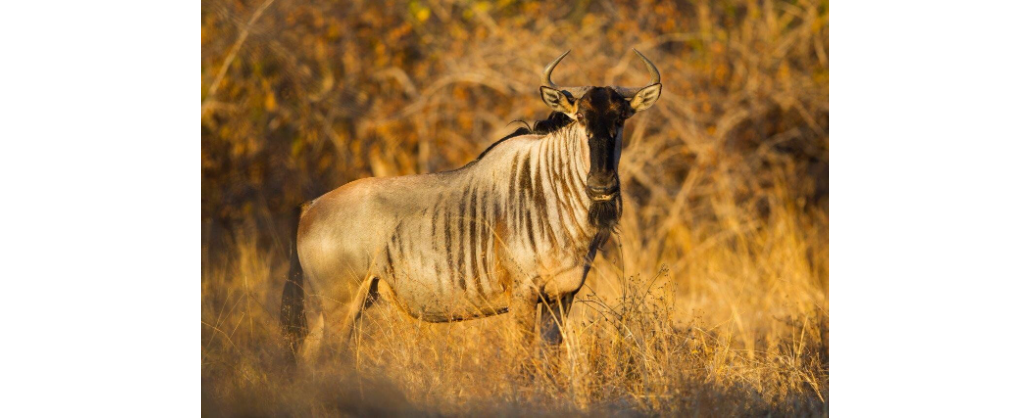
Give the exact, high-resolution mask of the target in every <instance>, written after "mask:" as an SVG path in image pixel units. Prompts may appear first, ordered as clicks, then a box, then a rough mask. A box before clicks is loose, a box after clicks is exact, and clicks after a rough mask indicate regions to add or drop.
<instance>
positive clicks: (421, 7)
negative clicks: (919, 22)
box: [201, 0, 829, 416]
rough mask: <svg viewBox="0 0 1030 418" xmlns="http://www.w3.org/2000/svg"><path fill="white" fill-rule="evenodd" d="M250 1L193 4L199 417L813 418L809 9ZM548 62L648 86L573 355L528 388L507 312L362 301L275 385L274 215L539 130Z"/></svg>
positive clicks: (815, 286)
mask: <svg viewBox="0 0 1030 418" xmlns="http://www.w3.org/2000/svg"><path fill="white" fill-rule="evenodd" d="M553 3H563V2H553ZM263 4H264V1H260V2H248V3H236V2H223V1H214V0H213V1H210V2H205V3H204V7H203V13H202V42H203V44H202V52H203V53H202V101H203V103H204V104H203V109H202V116H201V132H202V141H203V144H202V147H203V149H202V162H203V172H202V174H203V181H202V230H203V242H202V253H201V257H202V265H203V267H202V279H201V311H202V312H201V314H202V319H203V323H202V324H201V356H202V362H201V372H202V376H203V377H202V378H203V393H202V396H203V403H204V413H206V414H210V415H319V416H321V415H329V416H335V415H367V414H373V413H383V414H415V413H437V414H447V415H450V414H456V415H465V414H485V413H493V414H505V415H530V414H532V415H536V414H543V415H557V414H566V413H575V414H584V415H592V414H601V413H604V414H625V415H651V414H666V415H702V416H726V415H767V414H772V415H824V414H827V413H828V408H829V407H828V395H829V369H828V367H829V366H828V364H829V354H828V353H829V346H828V322H829V319H828V318H829V313H828V310H829V300H828V281H829V242H828V236H829V203H828V194H829V191H828V167H829V157H828V149H829V109H828V106H829V104H828V97H829V67H828V64H827V54H828V53H829V49H828V41H829V39H828V33H829V29H828V12H827V9H828V6H827V5H826V4H825V3H806V2H799V3H797V4H792V3H780V2H747V1H723V2H714V3H705V4H700V5H694V4H686V3H682V2H668V1H658V2H645V4H643V5H630V4H622V3H621V2H608V1H602V2H579V3H575V4H573V5H567V4H527V3H512V2H501V3H499V4H488V3H485V2H483V3H480V2H450V1H444V0H439V1H422V2H420V1H411V2H403V3H392V2H385V3H383V4H382V5H380V6H377V7H371V3H369V4H361V2H357V3H347V4H346V5H344V4H321V3H319V4H315V5H312V4H307V3H304V2H300V1H288V0H279V1H276V2H274V3H271V5H270V6H268V8H267V9H266V10H265V11H264V12H263V13H262V15H261V16H259V17H258V18H256V19H253V20H254V23H253V24H248V22H250V21H251V18H252V17H253V16H254V14H255V13H254V12H255V11H256V10H258V9H259V8H260V7H262V5H263ZM376 4H379V3H376ZM613 16H619V18H614V17H613ZM243 30H247V33H248V35H247V38H246V39H245V40H243V42H242V43H240V45H241V46H240V47H238V48H234V45H236V44H237V41H238V39H239V35H240V33H241V32H242V31H243ZM567 47H568V48H573V49H574V51H573V54H572V55H570V56H569V58H568V59H566V62H564V63H563V64H562V67H560V68H559V69H558V70H557V71H556V73H555V79H556V81H558V82H560V83H562V82H563V83H568V84H609V83H624V84H636V83H642V82H644V81H645V80H646V77H647V74H646V72H645V71H644V70H643V68H640V67H639V64H638V63H636V62H635V61H634V58H633V56H632V54H631V52H630V48H631V47H636V48H638V49H640V50H641V51H642V52H644V53H645V54H647V55H648V56H649V57H650V58H651V59H652V60H653V61H654V62H655V63H656V64H657V65H658V66H659V68H660V69H661V70H662V75H663V77H662V78H663V84H664V89H663V93H662V98H661V100H659V102H658V104H657V105H656V106H655V108H653V109H651V110H648V111H647V112H644V113H641V114H640V115H638V116H636V117H635V118H634V119H633V120H631V121H630V122H629V123H628V125H627V130H626V137H627V144H626V150H625V151H624V154H623V161H622V164H621V167H620V174H621V177H622V180H623V187H624V192H625V194H626V208H625V214H624V216H623V219H622V224H621V231H620V234H619V235H618V237H617V239H616V240H615V241H614V242H613V243H611V244H609V248H607V249H606V251H605V252H604V254H603V260H602V262H601V263H600V267H599V268H598V269H597V270H596V271H595V272H594V273H592V274H591V277H590V278H589V279H588V282H587V285H588V288H587V289H586V290H585V291H584V292H583V293H581V294H580V296H579V297H577V302H576V305H575V306H574V308H573V313H572V320H571V322H570V324H571V325H570V326H569V327H568V329H567V330H566V331H567V333H568V335H569V339H568V341H567V343H566V344H564V345H563V346H562V347H561V348H560V349H557V350H551V351H545V350H540V351H538V352H535V353H533V354H532V356H531V357H530V358H531V359H532V361H531V364H530V366H529V368H530V369H531V372H530V373H523V372H521V371H520V370H522V369H521V366H523V363H522V362H523V359H524V358H525V356H524V355H522V354H521V353H516V352H514V349H513V348H512V347H513V346H514V344H513V343H512V340H513V339H512V336H511V331H512V330H511V329H510V327H509V324H508V318H507V317H506V316H504V315H501V316H498V317H495V318H489V319H482V320H475V321H469V322H464V323H457V324H425V323H418V322H415V321H413V320H411V319H409V318H407V317H405V316H404V315H403V314H401V313H399V312H397V311H396V310H395V309H393V308H392V307H390V306H381V307H377V308H374V309H373V310H372V311H371V312H370V315H369V316H368V317H366V319H365V320H364V321H363V322H362V329H361V332H360V333H359V338H358V339H357V340H356V341H355V345H356V349H354V350H353V351H342V352H340V353H339V356H337V357H336V358H335V359H333V360H331V361H330V362H329V363H328V364H326V365H324V367H322V368H320V369H319V370H317V371H307V372H299V373H296V372H290V371H289V367H288V364H289V362H288V361H286V356H285V350H284V348H283V345H282V344H283V341H282V338H281V336H280V335H279V333H278V329H277V324H276V318H277V313H278V307H279V305H278V304H279V301H278V297H279V292H280V291H281V288H282V284H283V282H284V279H285V270H286V263H285V258H286V257H285V256H286V249H285V247H286V245H285V241H286V237H287V236H288V232H287V229H286V225H287V224H288V223H289V222H288V215H289V214H290V213H291V212H292V211H291V209H292V207H293V206H294V205H296V204H297V203H300V202H301V201H303V200H305V199H310V198H312V197H315V196H317V195H318V194H320V193H323V192H325V191H327V190H330V189H332V188H333V187H336V186H339V185H340V184H343V183H345V182H346V181H350V180H352V179H355V178H359V177H365V176H369V175H380V176H382V175H395V174H409V173H419V172H427V171H438V170H442V169H449V168H454V167H457V166H460V165H462V164H464V163H465V162H467V161H468V160H469V159H471V158H473V157H474V156H475V155H476V154H477V153H478V152H479V151H481V150H482V149H484V148H485V147H486V146H487V145H488V144H489V143H490V142H492V141H493V140H494V139H496V138H498V137H500V136H502V135H503V134H505V133H507V132H510V131H511V130H512V129H513V127H511V126H508V125H507V124H508V122H510V121H511V120H515V119H535V118H540V117H542V116H543V115H544V106H543V104H542V103H540V101H539V98H538V95H537V93H536V78H537V76H538V71H539V70H540V68H541V67H542V66H543V65H544V64H545V63H546V62H548V61H550V60H551V59H553V58H554V57H555V56H557V55H558V54H559V53H560V52H561V51H563V50H564V49H565V48H567ZM234 49H236V50H237V52H235V53H233V52H232V51H233V50H234ZM226 63H227V64H226ZM223 64H225V65H223ZM223 66H224V67H225V70H224V76H220V75H219V74H221V73H222V68H223ZM216 79H218V80H219V84H217V86H218V87H217V88H213V84H212V83H213V82H214V80H216Z"/></svg>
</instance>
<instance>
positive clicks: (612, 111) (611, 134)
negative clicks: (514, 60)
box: [540, 49, 662, 227]
mask: <svg viewBox="0 0 1030 418" xmlns="http://www.w3.org/2000/svg"><path fill="white" fill-rule="evenodd" d="M633 52H636V53H637V55H638V56H640V59H641V60H643V61H644V63H645V64H646V65H647V71H648V73H650V74H651V82H650V83H648V85H647V86H646V87H636V88H634V87H620V86H616V87H561V86H558V85H556V84H554V83H553V82H552V81H551V72H552V71H554V67H555V66H557V65H558V63H559V62H561V60H562V59H563V58H565V56H566V55H568V54H569V51H566V52H565V53H564V54H562V55H561V56H560V57H558V59H556V60H554V61H553V62H551V63H550V64H548V65H547V67H546V68H545V69H544V74H543V77H542V78H541V84H542V85H541V86H540V96H541V97H542V98H543V100H544V103H547V105H548V106H550V107H551V109H553V110H554V111H556V112H560V113H564V114H565V115H567V116H569V117H570V118H571V119H572V120H573V121H575V123H577V124H579V126H581V127H582V128H583V130H584V131H585V132H586V136H587V143H588V145H589V147H590V172H589V174H588V175H587V195H588V196H589V197H590V199H591V200H593V202H594V205H592V206H593V207H592V208H591V218H592V220H593V221H594V222H595V224H598V223H599V224H601V225H598V226H605V227H610V226H612V225H613V224H614V223H615V222H617V221H618V212H620V210H619V209H621V205H620V204H619V201H620V199H619V157H620V154H621V151H622V128H623V125H625V123H626V119H629V118H630V117H631V116H633V115H634V114H635V113H636V112H639V111H641V110H644V109H647V108H649V107H651V105H653V104H654V103H655V102H656V101H658V96H659V95H661V93H662V84H661V75H660V74H659V73H658V69H657V68H656V67H655V65H654V64H653V63H651V61H650V60H648V59H647V58H646V57H644V55H643V54H641V53H640V52H639V51H637V50H635V49H634V50H633ZM605 203H607V204H605ZM605 212H611V213H605ZM595 218H596V219H595Z"/></svg>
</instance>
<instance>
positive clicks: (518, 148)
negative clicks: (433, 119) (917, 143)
mask: <svg viewBox="0 0 1030 418" xmlns="http://www.w3.org/2000/svg"><path fill="white" fill-rule="evenodd" d="M634 52H636V53H637V55H639V56H640V58H641V60H643V62H644V63H645V64H646V65H647V69H648V72H649V73H650V75H651V82H650V83H649V84H648V85H647V86H646V87H641V88H626V87H560V86H557V85H555V84H554V83H552V82H551V72H552V71H553V70H554V68H555V66H557V65H558V63H559V62H561V60H562V59H563V58H565V56H566V55H568V52H565V54H562V55H561V56H560V57H558V58H557V59H555V60H554V61H553V62H551V63H550V64H548V65H547V67H546V68H545V69H544V73H543V76H542V78H541V81H542V82H541V84H542V85H541V87H540V95H541V98H542V99H543V101H544V103H546V104H547V105H548V106H549V107H550V108H551V109H552V110H553V113H552V114H551V116H550V117H549V118H548V119H547V120H546V121H542V122H539V123H537V124H536V126H535V127H534V129H533V130H527V129H525V128H522V129H520V130H519V131H516V133H515V134H513V135H509V136H508V137H505V138H504V139H502V140H500V141H498V142H496V143H494V144H493V145H491V146H490V147H489V148H488V149H487V150H486V151H484V152H483V154H481V155H480V156H479V158H477V159H476V160H475V161H473V162H471V163H469V164H468V165H466V166H464V167H462V168H459V169H457V170H452V171H447V172H441V173H432V174H420V175H410V176H401V177H391V178H365V179H361V180H356V181H353V182H350V183H348V184H346V185H344V186H342V187H340V188H338V189H336V190H333V191H331V192H329V193H327V194H325V195H323V196H321V197H319V198H317V199H315V200H314V201H312V202H311V203H310V204H309V205H307V206H306V207H305V208H304V209H303V211H302V213H301V214H300V216H299V222H298V227H297V235H296V241H295V244H294V246H293V247H294V249H293V252H292V254H293V255H292V257H291V266H290V273H289V274H290V275H289V277H288V280H287V283H286V286H285V288H284V289H283V297H282V311H281V322H282V325H283V327H284V329H285V330H286V331H287V333H288V335H290V336H291V342H292V344H293V348H294V350H297V351H299V353H300V355H301V357H307V356H309V355H310V354H311V353H313V352H314V351H315V350H317V347H318V346H319V345H321V344H323V343H324V342H325V341H324V340H326V339H327V338H329V339H332V338H340V339H347V338H349V336H350V334H351V332H352V330H353V326H354V322H355V321H356V320H357V319H358V318H359V317H360V316H361V313H362V311H363V310H364V309H365V308H367V307H368V306H370V305H372V304H374V303H376V302H377V301H379V300H381V299H387V300H390V301H392V302H393V304H395V305H396V306H397V307H398V308H400V309H401V310H402V311H404V312H406V313H407V314H409V315H411V316H412V317H415V318H418V319H421V320H424V321H430V322H450V321H458V320H463V319H469V318H476V317H483V316H489V315H495V314H500V313H505V312H510V313H511V315H512V316H513V317H514V319H515V321H516V322H517V324H518V328H519V329H520V330H521V332H522V333H523V336H524V338H525V340H526V341H531V340H532V338H533V335H535V330H534V326H535V324H536V316H537V310H538V304H541V303H542V304H544V308H545V309H543V310H542V313H541V314H540V332H541V334H542V337H543V339H544V340H545V341H547V342H549V343H551V344H555V343H558V342H560V341H561V340H562V336H561V329H562V328H561V327H562V324H563V322H564V319H565V317H566V316H567V315H568V313H569V308H570V307H571V304H572V301H573V297H574V296H575V295H576V292H577V291H579V289H580V287H581V286H582V285H583V282H584V280H585V279H586V274H587V272H588V271H589V269H590V263H591V261H592V259H593V257H594V255H595V254H596V251H597V249H598V248H599V247H600V246H601V245H603V244H604V243H605V241H606V240H607V239H608V237H609V235H610V234H611V231H612V228H614V227H615V226H616V224H617V222H618V221H619V217H620V216H621V212H622V197H621V194H620V184H619V175H618V167H619V156H620V152H621V148H622V130H623V125H624V124H625V122H626V120H627V119H629V118H630V117H631V116H633V115H634V114H635V113H636V112H638V111H641V110H644V109H647V108H649V107H651V105H653V104H654V103H655V101H657V100H658V97H659V95H660V94H661V88H662V85H661V83H660V81H661V76H660V75H659V72H658V69H657V68H656V67H655V66H654V64H653V63H651V61H649V60H648V59H647V58H646V57H644V56H643V54H640V52H638V51H636V50H634ZM305 288H306V290H305ZM305 311H307V312H305ZM309 316H310V317H311V318H312V319H313V320H312V323H311V326H309V324H308V317H309Z"/></svg>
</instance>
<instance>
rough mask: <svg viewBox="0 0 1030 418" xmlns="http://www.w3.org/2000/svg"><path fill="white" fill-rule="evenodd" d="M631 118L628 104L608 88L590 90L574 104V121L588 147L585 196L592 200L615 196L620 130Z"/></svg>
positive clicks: (607, 199) (620, 139) (617, 190)
mask: <svg viewBox="0 0 1030 418" xmlns="http://www.w3.org/2000/svg"><path fill="white" fill-rule="evenodd" d="M632 115H633V108H631V107H630V104H629V102H628V101H627V100H626V99H625V98H623V97H622V96H621V95H619V93H617V92H616V91H615V90H614V89H612V88H610V87H592V88H591V89H590V90H588V91H587V92H586V93H584V94H583V96H582V97H581V98H580V99H579V100H578V101H576V115H575V116H576V122H577V123H579V124H580V125H581V126H583V127H584V129H585V130H586V133H587V140H588V144H589V145H590V173H589V174H588V175H587V194H588V195H589V196H590V198H591V199H592V200H594V201H609V200H612V199H614V198H615V197H616V196H618V194H619V157H620V154H621V151H622V128H623V125H624V124H625V123H626V119H629V117H630V116H632Z"/></svg>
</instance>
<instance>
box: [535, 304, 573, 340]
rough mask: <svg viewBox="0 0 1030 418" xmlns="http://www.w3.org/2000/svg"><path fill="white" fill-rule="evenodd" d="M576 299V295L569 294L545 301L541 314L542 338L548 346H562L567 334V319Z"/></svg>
mask: <svg viewBox="0 0 1030 418" xmlns="http://www.w3.org/2000/svg"><path fill="white" fill-rule="evenodd" d="M575 297H576V295H575V294H574V293H567V294H565V295H563V296H562V297H560V298H557V299H555V300H550V301H547V300H545V301H544V303H543V309H542V310H541V312H540V337H541V338H542V339H543V340H544V342H546V343H547V344H549V345H552V346H553V345H558V344H561V342H562V339H563V338H562V337H563V334H564V333H565V318H567V317H568V316H569V308H571V307H572V300H573V298H575Z"/></svg>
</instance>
